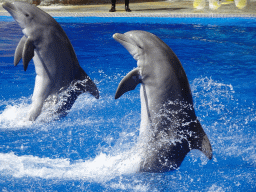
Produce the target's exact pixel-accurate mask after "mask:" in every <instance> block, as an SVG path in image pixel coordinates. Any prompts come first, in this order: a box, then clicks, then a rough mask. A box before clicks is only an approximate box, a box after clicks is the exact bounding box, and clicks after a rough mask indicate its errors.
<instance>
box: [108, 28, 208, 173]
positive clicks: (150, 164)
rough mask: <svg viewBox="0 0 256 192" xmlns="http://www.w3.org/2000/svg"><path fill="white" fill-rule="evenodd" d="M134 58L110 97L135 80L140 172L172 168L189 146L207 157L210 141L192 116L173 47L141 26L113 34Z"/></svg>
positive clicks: (188, 93) (130, 86)
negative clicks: (133, 65) (139, 104)
mask: <svg viewBox="0 0 256 192" xmlns="http://www.w3.org/2000/svg"><path fill="white" fill-rule="evenodd" d="M113 38H114V39H115V40H116V41H118V42H119V43H121V44H122V45H123V46H124V47H125V48H126V49H127V50H128V51H129V53H130V54H131V55H132V56H133V58H134V59H135V60H137V68H135V69H133V70H132V71H131V72H129V73H128V74H127V75H126V76H125V77H124V78H123V79H122V81H121V82H120V84H119V86H118V88H117V91H116V95H115V99H118V98H119V97H121V96H122V94H124V93H125V92H127V91H130V90H134V89H135V87H136V86H137V85H138V84H141V88H140V99H141V125H140V134H139V140H138V144H137V146H136V152H138V153H139V155H140V156H141V160H140V171H143V172H166V171H170V170H173V169H176V168H178V167H179V166H180V165H181V163H182V161H183V159H184V158H185V156H186V155H187V153H188V152H189V151H190V150H192V149H198V150H200V151H202V152H203V153H204V154H205V155H206V156H207V157H208V158H209V159H211V158H212V147H211V144H210V141H209V139H208V137H207V135H206V134H205V132H204V130H203V128H202V127H201V125H200V122H199V120H198V119H197V117H196V114H195V111H194V107H193V100H192V94H191V91H190V86H189V83H188V79H187V76H186V74H185V71H184V69H183V67H182V65H181V63H180V61H179V59H178V57H177V56H176V55H175V54H174V52H173V51H172V50H171V49H170V47H169V46H168V45H166V44H165V43H164V42H163V41H162V40H161V39H159V38H158V37H157V36H155V35H153V34H151V33H149V32H145V31H129V32H127V33H124V34H119V33H116V34H114V35H113Z"/></svg>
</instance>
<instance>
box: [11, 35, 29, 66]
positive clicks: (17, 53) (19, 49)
mask: <svg viewBox="0 0 256 192" xmlns="http://www.w3.org/2000/svg"><path fill="white" fill-rule="evenodd" d="M26 40H27V37H26V36H25V35H24V36H23V37H22V38H21V39H20V42H19V44H18V46H17V47H16V50H15V54H14V66H17V65H18V63H19V62H20V60H21V58H22V52H23V48H24V44H25V42H26Z"/></svg>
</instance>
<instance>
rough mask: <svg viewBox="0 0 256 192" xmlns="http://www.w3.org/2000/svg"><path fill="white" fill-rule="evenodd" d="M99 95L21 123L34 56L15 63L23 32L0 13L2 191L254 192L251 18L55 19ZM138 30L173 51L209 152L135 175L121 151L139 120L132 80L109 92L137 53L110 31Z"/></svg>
mask: <svg viewBox="0 0 256 192" xmlns="http://www.w3.org/2000/svg"><path fill="white" fill-rule="evenodd" d="M55 19H56V20H57V21H58V22H59V23H60V24H61V26H62V27H63V29H64V31H65V32H66V33H67V35H68V37H69V38H70V41H71V43H72V45H73V47H74V49H75V52H76V54H77V57H78V60H79V62H80V65H81V67H82V68H83V69H84V70H85V71H86V72H87V73H88V75H89V76H90V77H91V78H92V79H93V81H94V82H96V84H97V87H98V88H99V91H100V99H99V100H96V99H94V98H93V97H92V96H90V95H89V94H82V95H81V96H79V98H78V100H77V101H76V102H75V104H74V106H73V107H72V109H71V110H70V113H69V114H68V115H67V116H66V117H65V118H63V119H60V120H57V121H53V119H52V117H51V116H49V113H48V111H47V110H44V111H43V112H42V114H41V115H40V116H39V118H38V119H37V120H36V122H34V123H29V122H24V121H23V118H24V117H25V116H26V114H27V112H28V110H29V108H30V104H31V96H32V93H33V89H34V78H35V70H34V66H33V62H31V63H30V64H29V66H28V69H27V71H26V72H24V70H23V66H22V64H21V63H20V64H19V65H18V66H17V67H14V66H13V56H14V51H15V48H16V46H17V44H18V42H19V40H20V38H21V37H22V36H23V35H22V32H21V29H20V27H19V26H18V25H17V24H16V23H15V22H14V20H13V19H12V18H11V17H6V16H0V190H2V191H159V192H160V191H161V192H162V191H166V192H167V191H214V192H215V191H247V192H250V191H252V192H253V191H255V190H256V151H255V149H256V106H255V104H256V78H255V74H256V19H255V18H137V17H134V18H99V17H88V18H85V17H83V18H82V17H78V18H71V17H70V18H69V17H68V18H63V17H56V18H55ZM130 30H145V31H148V32H151V33H154V34H155V35H157V36H158V37H160V38H161V39H162V40H163V41H164V42H165V43H166V44H167V45H169V46H170V47H171V48H172V50H173V51H174V52H175V53H176V55H177V56H178V58H179V59H180V61H181V63H182V65H183V67H184V69H185V72H186V74H187V77H188V80H189V83H190V86H191V90H192V95H193V99H194V105H195V111H196V114H197V117H198V118H199V120H200V122H201V124H202V127H203V128H204V130H205V132H206V134H207V135H208V137H209V139H210V141H211V144H212V148H213V159H212V160H210V161H209V160H208V159H207V158H206V157H205V156H204V155H203V154H202V153H201V152H199V151H196V150H194V151H191V152H190V153H189V154H188V155H187V156H186V158H185V160H184V161H183V163H182V164H181V166H180V167H179V168H178V169H177V170H175V171H170V172H167V173H137V172H136V171H135V170H136V169H135V168H136V165H137V164H136V158H134V159H131V158H130V157H129V156H128V155H127V154H128V153H127V152H128V151H129V149H131V148H132V147H133V146H134V145H135V144H136V142H137V139H138V134H139V127H140V98H139V87H137V88H136V89H135V90H134V91H130V92H128V93H126V94H125V95H123V96H122V97H121V98H119V99H118V100H115V99H114V95H115V91H116V88H117V86H118V84H119V82H120V81H121V79H122V78H123V77H124V76H125V75H126V74H127V73H128V72H129V71H131V70H132V69H133V68H135V67H136V61H135V60H134V59H133V58H132V56H131V55H130V54H129V53H128V52H127V50H126V49H125V48H124V47H122V45H120V44H119V43H118V42H116V41H115V40H114V39H113V38H112V35H113V34H114V33H117V32H118V33H124V32H127V31H130Z"/></svg>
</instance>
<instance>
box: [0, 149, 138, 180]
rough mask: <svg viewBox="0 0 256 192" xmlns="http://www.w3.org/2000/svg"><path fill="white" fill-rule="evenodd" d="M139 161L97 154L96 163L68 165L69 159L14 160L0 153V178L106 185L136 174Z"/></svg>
mask: <svg viewBox="0 0 256 192" xmlns="http://www.w3.org/2000/svg"><path fill="white" fill-rule="evenodd" d="M139 160H140V159H139V157H138V156H137V155H131V154H128V153H123V154H118V155H116V156H109V155H106V154H104V153H101V154H99V155H98V156H97V157H96V158H95V159H90V160H80V161H77V162H75V163H71V162H70V160H69V159H50V158H39V157H35V156H31V155H24V156H17V155H15V154H14V153H7V154H3V153H0V174H1V175H12V176H14V177H17V178H21V177H27V176H28V177H39V178H43V179H53V178H57V179H72V180H73V179H83V180H86V181H94V182H97V183H98V182H107V181H109V180H111V179H113V178H115V177H117V176H120V175H123V174H130V173H135V172H137V171H138V168H139Z"/></svg>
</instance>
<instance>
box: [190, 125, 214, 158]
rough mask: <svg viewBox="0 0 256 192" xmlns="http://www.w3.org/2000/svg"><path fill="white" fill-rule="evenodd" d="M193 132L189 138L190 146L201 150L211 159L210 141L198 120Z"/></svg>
mask: <svg viewBox="0 0 256 192" xmlns="http://www.w3.org/2000/svg"><path fill="white" fill-rule="evenodd" d="M195 134H196V135H194V136H192V138H191V140H190V141H191V148H192V149H198V150H200V151H202V152H203V153H204V154H205V155H206V157H207V158H208V159H212V146H211V143H210V141H209V139H208V137H207V135H206V133H205V132H204V130H203V128H202V126H201V124H200V122H199V121H198V120H197V122H196V125H195Z"/></svg>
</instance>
